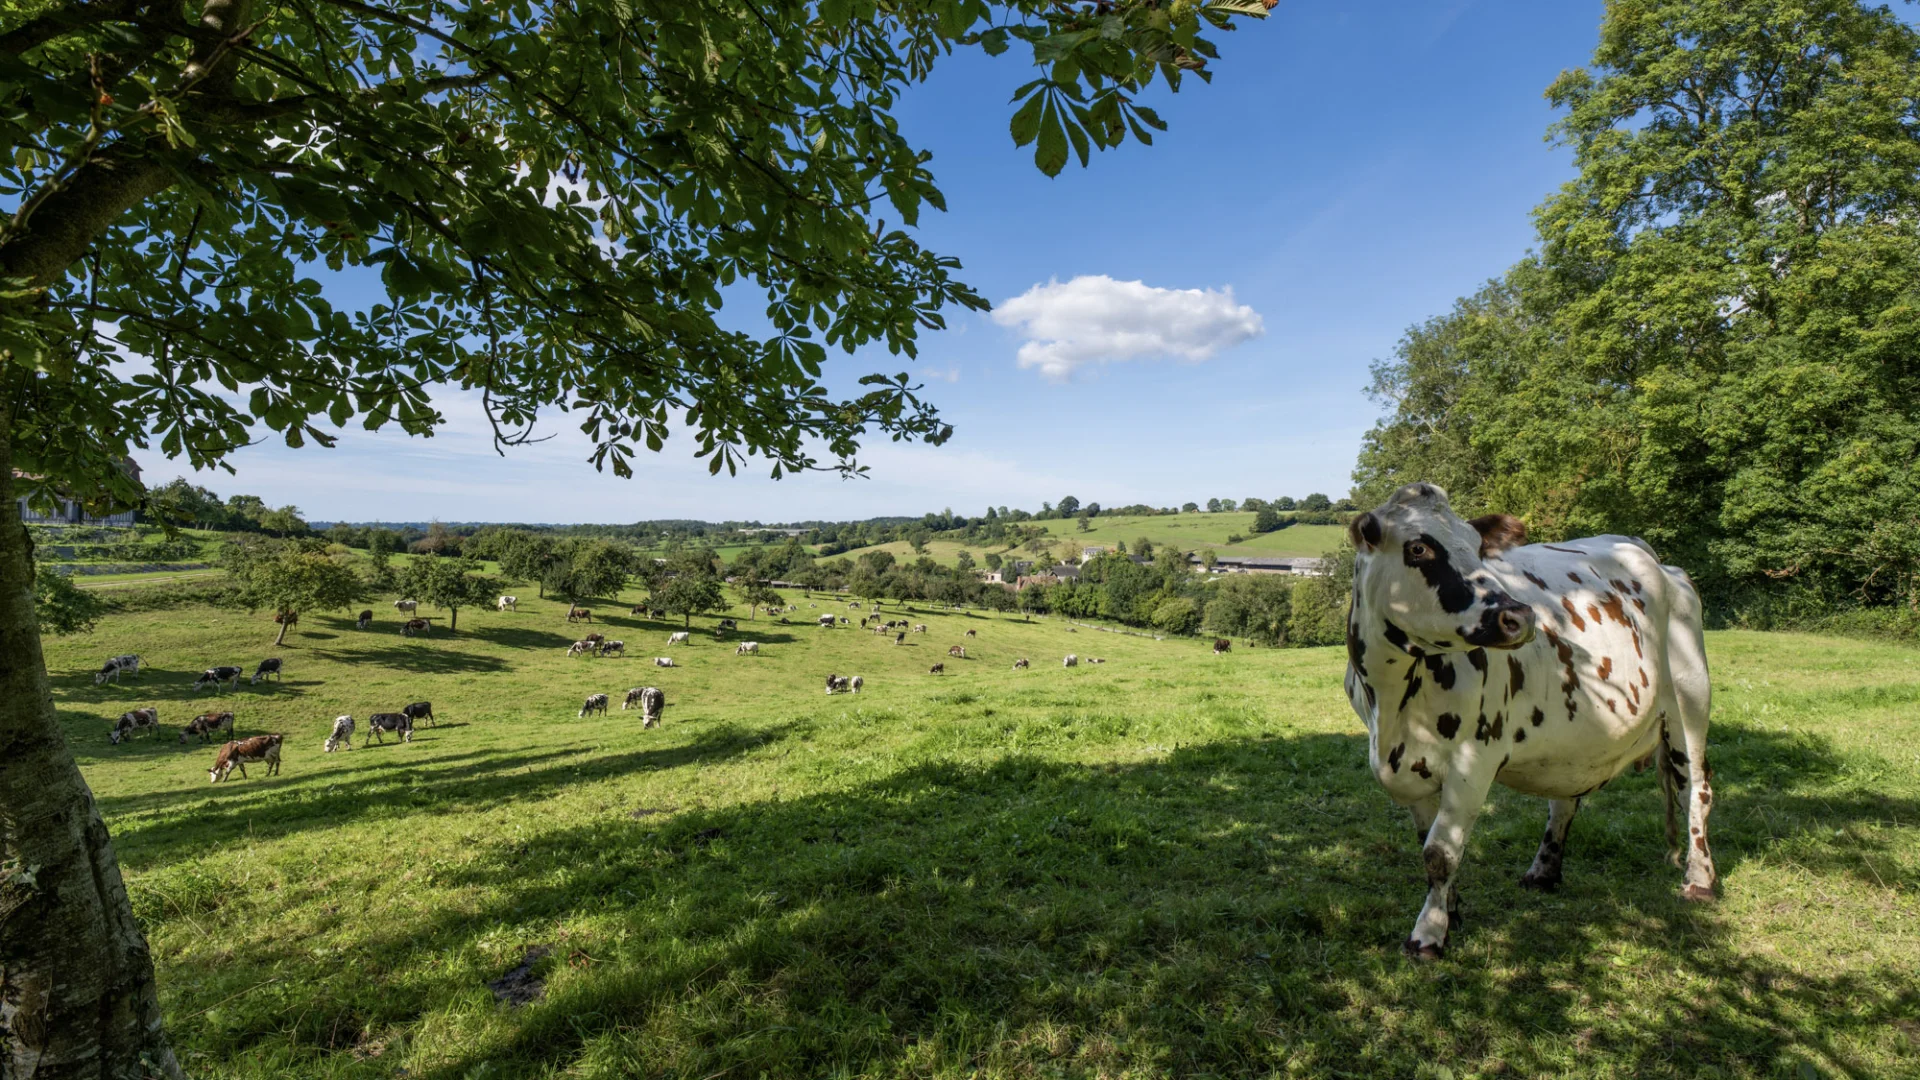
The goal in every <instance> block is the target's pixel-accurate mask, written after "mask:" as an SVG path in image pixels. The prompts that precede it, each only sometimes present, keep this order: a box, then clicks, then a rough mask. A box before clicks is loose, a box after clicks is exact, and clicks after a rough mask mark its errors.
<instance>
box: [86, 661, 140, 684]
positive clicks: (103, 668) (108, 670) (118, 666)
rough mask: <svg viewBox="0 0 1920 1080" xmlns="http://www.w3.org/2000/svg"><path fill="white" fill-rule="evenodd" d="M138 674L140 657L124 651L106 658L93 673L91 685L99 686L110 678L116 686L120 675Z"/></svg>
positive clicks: (131, 675) (136, 675)
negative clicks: (119, 654) (122, 653)
mask: <svg viewBox="0 0 1920 1080" xmlns="http://www.w3.org/2000/svg"><path fill="white" fill-rule="evenodd" d="M139 674H140V658H139V657H138V656H135V655H134V654H132V653H126V654H125V655H122V656H110V657H108V658H107V662H106V663H104V664H101V665H100V670H99V671H96V672H94V673H93V685H95V686H99V685H100V684H101V683H103V682H106V681H107V680H108V679H112V680H113V682H114V685H116V686H118V685H119V684H120V676H122V675H126V676H128V677H138V676H139Z"/></svg>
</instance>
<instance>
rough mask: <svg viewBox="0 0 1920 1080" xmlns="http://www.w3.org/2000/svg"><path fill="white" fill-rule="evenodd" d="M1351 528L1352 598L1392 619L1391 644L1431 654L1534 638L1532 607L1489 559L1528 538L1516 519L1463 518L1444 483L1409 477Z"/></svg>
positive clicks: (1508, 644)
mask: <svg viewBox="0 0 1920 1080" xmlns="http://www.w3.org/2000/svg"><path fill="white" fill-rule="evenodd" d="M1347 529H1348V532H1349V534H1350V535H1351V536H1352V537H1353V547H1354V550H1355V552H1356V559H1355V563H1354V572H1353V575H1354V580H1353V587H1354V601H1355V603H1356V604H1360V605H1365V607H1366V608H1367V609H1368V610H1371V611H1376V612H1379V613H1380V614H1381V615H1382V616H1383V617H1384V618H1385V619H1386V620H1387V621H1388V622H1389V623H1390V624H1391V625H1390V627H1389V629H1388V631H1387V636H1388V638H1389V639H1391V640H1393V641H1394V644H1396V645H1398V646H1400V647H1401V648H1403V649H1405V648H1409V647H1410V646H1411V647H1417V648H1419V649H1421V650H1423V651H1425V652H1429V653H1432V652H1447V651H1452V650H1461V649H1472V648H1490V649H1513V648H1518V647H1520V646H1521V645H1525V644H1526V643H1527V642H1529V641H1531V640H1533V632H1534V623H1533V609H1532V608H1530V607H1528V606H1527V605H1525V604H1522V603H1520V602H1519V601H1517V600H1515V599H1514V598H1513V597H1511V596H1509V595H1508V594H1507V592H1506V590H1505V589H1502V588H1501V587H1500V584H1499V582H1497V581H1496V580H1495V579H1494V577H1493V575H1492V574H1490V573H1488V572H1487V570H1486V567H1485V565H1484V561H1485V560H1487V559H1491V558H1496V557H1498V556H1499V554H1500V553H1501V552H1502V551H1505V550H1506V549H1508V548H1510V547H1514V546H1516V545H1518V544H1521V543H1524V542H1525V541H1526V538H1527V527H1526V526H1525V525H1523V524H1521V522H1520V521H1519V519H1517V518H1513V517H1509V516H1507V515H1505V514H1488V515H1487V516H1485V517H1479V518H1474V519H1473V520H1472V521H1466V520H1464V519H1462V518H1461V517H1460V515H1458V514H1456V513H1454V512H1453V508H1452V507H1451V506H1449V505H1448V503H1447V493H1446V492H1445V491H1443V490H1441V489H1440V488H1439V487H1437V486H1435V485H1433V484H1408V485H1407V486H1406V487H1403V488H1401V489H1400V490H1399V491H1396V492H1394V493H1393V497H1392V498H1391V499H1388V500H1387V501H1386V503H1385V505H1383V506H1380V507H1378V508H1376V509H1373V510H1370V511H1368V512H1367V513H1364V514H1361V515H1359V516H1358V517H1355V518H1354V519H1353V521H1352V522H1351V523H1350V524H1349V525H1348V527H1347ZM1398 635H1404V637H1405V638H1406V640H1404V641H1402V640H1399V637H1398Z"/></svg>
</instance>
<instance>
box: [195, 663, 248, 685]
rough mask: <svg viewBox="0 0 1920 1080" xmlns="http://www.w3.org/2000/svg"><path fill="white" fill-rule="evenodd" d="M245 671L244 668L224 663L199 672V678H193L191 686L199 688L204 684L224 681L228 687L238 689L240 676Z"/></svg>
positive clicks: (218, 683)
mask: <svg viewBox="0 0 1920 1080" xmlns="http://www.w3.org/2000/svg"><path fill="white" fill-rule="evenodd" d="M246 673H247V669H246V668H237V667H231V666H228V665H224V664H223V665H221V666H220V667H214V668H208V669H207V670H205V671H203V672H201V673H200V677H199V678H197V679H195V680H193V688H194V689H195V690H199V689H200V688H202V687H205V686H219V685H220V684H221V683H226V684H227V686H228V688H229V689H233V690H238V689H239V688H240V676H242V675H245V674H246Z"/></svg>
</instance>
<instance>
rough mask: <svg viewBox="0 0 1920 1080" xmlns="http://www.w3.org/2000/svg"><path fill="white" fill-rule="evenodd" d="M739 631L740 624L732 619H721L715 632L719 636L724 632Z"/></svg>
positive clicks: (714, 629)
mask: <svg viewBox="0 0 1920 1080" xmlns="http://www.w3.org/2000/svg"><path fill="white" fill-rule="evenodd" d="M738 629H740V624H739V623H738V622H736V621H734V620H732V619H721V620H720V625H718V626H716V627H714V628H713V632H714V633H716V634H717V633H719V632H720V631H722V630H738Z"/></svg>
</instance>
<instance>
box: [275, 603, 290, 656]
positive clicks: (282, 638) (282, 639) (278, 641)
mask: <svg viewBox="0 0 1920 1080" xmlns="http://www.w3.org/2000/svg"><path fill="white" fill-rule="evenodd" d="M286 640H287V613H286V612H285V611H284V610H283V611H281V612H280V633H279V635H278V636H277V637H275V638H274V639H273V644H274V647H275V648H279V647H280V646H281V645H283V644H285V643H286Z"/></svg>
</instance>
